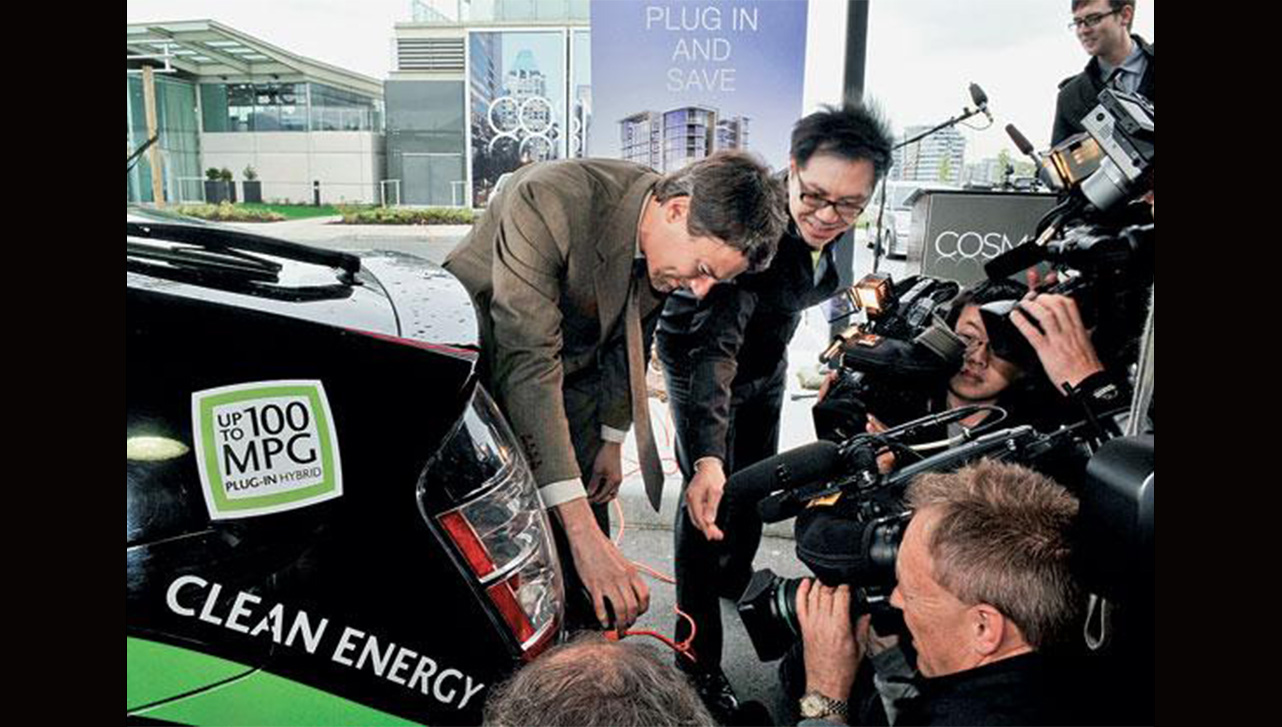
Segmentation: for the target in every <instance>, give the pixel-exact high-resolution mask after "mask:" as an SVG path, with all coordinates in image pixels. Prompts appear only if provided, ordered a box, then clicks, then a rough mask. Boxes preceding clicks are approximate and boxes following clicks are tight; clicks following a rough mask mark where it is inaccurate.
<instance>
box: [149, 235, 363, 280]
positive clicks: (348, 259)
mask: <svg viewBox="0 0 1282 727" xmlns="http://www.w3.org/2000/svg"><path fill="white" fill-rule="evenodd" d="M125 228H126V232H125V234H126V236H127V237H138V238H147V239H152V240H163V241H165V242H180V243H187V244H189V245H199V246H200V247H202V248H205V249H207V250H210V251H217V252H219V253H223V254H229V255H232V256H233V257H237V258H240V259H245V260H255V261H258V262H260V263H266V262H268V261H265V260H261V259H259V258H254V257H253V256H249V255H245V254H244V253H245V252H256V253H260V254H263V255H272V256H274V257H280V258H285V259H287V260H295V261H297V262H302V263H310V264H312V265H322V266H324V267H328V268H336V269H338V270H339V271H341V272H340V274H339V280H341V281H342V282H344V283H347V284H349V285H351V284H354V283H355V282H356V273H358V272H360V269H361V259H360V257H358V256H356V255H352V254H351V253H346V252H339V251H337V250H321V249H318V248H314V247H308V246H307V245H299V244H298V243H294V242H286V241H285V240H277V239H275V238H271V237H262V236H260V235H253V234H250V233H248V232H240V231H238V230H228V229H225V228H221V227H197V226H194V225H180V224H169V223H164V222H129V221H127V220H126V222H125ZM126 254H132V251H128V252H127V253H126ZM186 262H195V261H194V260H192V259H191V258H188V259H187V260H186ZM203 262H207V261H202V263H203ZM223 262H226V261H223ZM256 265H257V263H250V266H256ZM259 269H262V268H259ZM279 269H280V268H279V266H277V268H276V270H277V271H278V270H279Z"/></svg>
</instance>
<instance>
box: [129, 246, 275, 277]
mask: <svg viewBox="0 0 1282 727" xmlns="http://www.w3.org/2000/svg"><path fill="white" fill-rule="evenodd" d="M125 256H126V257H130V258H137V259H142V260H157V261H160V262H164V263H168V264H170V265H173V266H175V267H180V268H188V269H199V270H203V271H206V272H210V273H222V274H227V275H235V276H236V277H239V278H242V279H244V280H252V281H255V282H261V283H278V282H280V276H279V273H280V271H281V264H280V263H277V262H272V261H271V260H264V259H263V258H260V257H255V256H253V255H250V254H249V253H245V252H241V251H239V250H230V249H227V250H220V249H209V248H205V247H160V246H158V245H149V244H147V243H144V242H130V241H128V240H126V241H125Z"/></svg>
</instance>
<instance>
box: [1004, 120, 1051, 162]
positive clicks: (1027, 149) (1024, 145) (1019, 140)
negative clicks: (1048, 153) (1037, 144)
mask: <svg viewBox="0 0 1282 727" xmlns="http://www.w3.org/2000/svg"><path fill="white" fill-rule="evenodd" d="M1006 135H1007V136H1009V137H1010V140H1011V141H1013V142H1015V147H1016V148H1017V149H1019V153H1021V154H1023V155H1024V156H1027V157H1032V159H1033V161H1035V162H1037V164H1038V165H1039V166H1040V165H1041V163H1042V160H1040V159H1038V158H1037V154H1036V153H1035V152H1034V151H1033V144H1032V142H1030V141H1029V140H1028V137H1026V136H1024V135H1023V134H1021V133H1020V131H1019V129H1016V128H1015V125H1014V124H1007V125H1006Z"/></svg>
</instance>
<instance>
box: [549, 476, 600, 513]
mask: <svg viewBox="0 0 1282 727" xmlns="http://www.w3.org/2000/svg"><path fill="white" fill-rule="evenodd" d="M587 496H588V491H587V490H585V489H583V482H582V481H581V480H579V479H578V478H575V479H573V480H561V481H560V482H549V483H548V484H546V485H544V486H542V487H540V488H539V497H541V498H542V499H543V508H544V509H545V510H546V509H547V508H551V507H556V506H557V505H561V504H564V503H567V502H569V501H570V500H574V499H577V498H580V497H584V498H586V497H587Z"/></svg>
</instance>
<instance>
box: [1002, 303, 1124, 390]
mask: <svg viewBox="0 0 1282 727" xmlns="http://www.w3.org/2000/svg"><path fill="white" fill-rule="evenodd" d="M1018 310H1019V311H1021V312H1022V315H1012V316H1011V317H1010V320H1011V322H1012V323H1014V324H1015V327H1016V328H1018V329H1019V332H1020V333H1022V334H1024V337H1025V338H1027V339H1028V342H1029V343H1030V344H1032V346H1033V350H1034V351H1036V352H1037V358H1038V359H1040V360H1041V362H1042V369H1043V370H1044V371H1045V372H1046V376H1047V377H1048V378H1049V379H1050V380H1051V383H1052V384H1054V385H1055V388H1057V389H1059V390H1060V392H1061V393H1064V385H1065V384H1068V385H1069V386H1077V385H1078V384H1080V383H1082V381H1084V380H1085V379H1086V378H1087V377H1088V376H1090V375H1091V374H1094V373H1097V372H1100V371H1103V370H1104V364H1102V363H1100V360H1099V356H1098V355H1097V354H1096V353H1095V346H1094V345H1093V344H1092V343H1091V337H1090V334H1089V333H1087V331H1086V326H1085V325H1084V324H1083V323H1082V315H1081V313H1080V312H1078V310H1077V302H1076V301H1074V300H1073V299H1072V298H1069V297H1067V296H1063V295H1037V294H1035V293H1030V294H1028V295H1027V296H1025V297H1024V299H1023V300H1022V301H1020V303H1019V306H1018ZM1034 322H1036V325H1034ZM1039 327H1040V330H1039Z"/></svg>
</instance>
